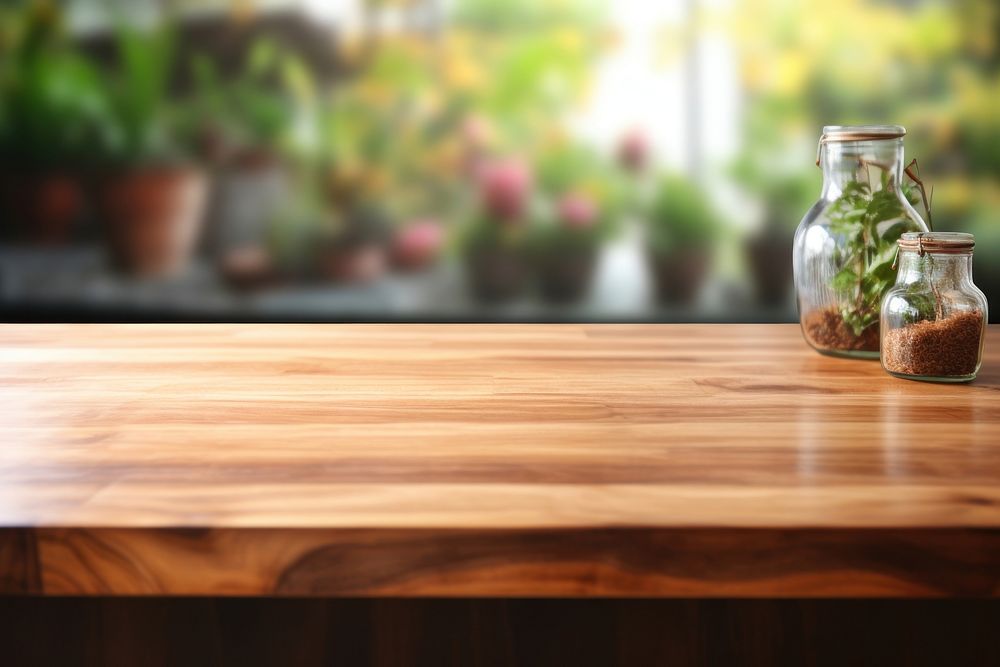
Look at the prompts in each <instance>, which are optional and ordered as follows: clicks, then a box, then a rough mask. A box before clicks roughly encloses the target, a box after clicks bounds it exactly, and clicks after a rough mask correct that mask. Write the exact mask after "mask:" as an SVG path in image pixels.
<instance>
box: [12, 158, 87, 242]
mask: <svg viewBox="0 0 1000 667" xmlns="http://www.w3.org/2000/svg"><path fill="white" fill-rule="evenodd" d="M3 182H4V184H5V185H4V187H3V194H2V196H3V208H4V211H3V216H2V217H3V218H4V219H5V220H6V221H7V224H5V225H4V230H3V236H4V237H5V238H9V239H11V240H14V241H24V242H28V243H33V244H43V245H62V244H65V243H66V242H68V241H69V240H70V238H71V236H72V232H73V226H74V224H75V223H76V222H77V220H78V219H79V218H80V213H81V212H82V210H83V189H82V188H81V186H80V182H79V180H78V179H77V178H76V177H74V176H71V175H69V174H62V173H48V174H35V175H30V176H9V175H6V174H5V175H4V176H3Z"/></svg>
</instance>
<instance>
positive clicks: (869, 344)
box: [802, 308, 879, 352]
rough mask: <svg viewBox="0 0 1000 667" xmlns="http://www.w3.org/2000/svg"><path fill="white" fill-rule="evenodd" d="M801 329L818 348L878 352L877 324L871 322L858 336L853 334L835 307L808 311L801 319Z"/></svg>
mask: <svg viewBox="0 0 1000 667" xmlns="http://www.w3.org/2000/svg"><path fill="white" fill-rule="evenodd" d="M802 330H803V331H804V332H805V334H806V338H808V339H809V341H810V342H811V343H812V344H813V345H814V346H815V347H816V348H818V349H820V350H852V351H864V352H878V343H879V341H878V324H877V323H876V324H872V325H871V326H870V327H868V328H867V329H865V330H864V331H862V332H861V335H860V336H855V335H854V330H853V329H852V328H851V327H849V326H847V324H846V323H845V322H844V318H843V317H841V315H840V313H839V312H838V311H837V309H836V308H824V309H822V310H814V311H812V312H811V313H808V314H807V315H806V316H805V318H803V320H802Z"/></svg>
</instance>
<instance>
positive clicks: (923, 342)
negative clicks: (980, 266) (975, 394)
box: [881, 232, 987, 382]
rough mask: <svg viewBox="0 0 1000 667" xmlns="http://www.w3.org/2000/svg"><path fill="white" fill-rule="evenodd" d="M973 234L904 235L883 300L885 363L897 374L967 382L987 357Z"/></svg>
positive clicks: (942, 380) (891, 371) (983, 312)
mask: <svg viewBox="0 0 1000 667" xmlns="http://www.w3.org/2000/svg"><path fill="white" fill-rule="evenodd" d="M973 246H974V239H973V237H972V234H960V233H952V232H941V233H931V234H903V237H902V238H901V239H900V240H899V276H898V277H897V279H896V285H895V286H894V287H893V288H892V289H890V290H889V292H888V293H887V294H886V295H885V300H884V301H883V302H882V324H881V326H882V353H881V357H882V367H883V368H885V370H886V371H888V372H889V373H891V374H892V375H895V376H897V377H903V378H910V379H915V380H931V381H936V382H967V381H969V380H972V379H973V378H975V377H976V373H977V372H978V371H979V365H980V363H981V362H982V356H983V333H984V331H985V326H986V321H987V311H986V297H985V296H983V293H982V292H980V291H979V288H977V287H976V286H975V285H973V284H972V248H973Z"/></svg>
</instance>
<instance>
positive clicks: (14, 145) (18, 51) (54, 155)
mask: <svg viewBox="0 0 1000 667" xmlns="http://www.w3.org/2000/svg"><path fill="white" fill-rule="evenodd" d="M17 17H18V19H19V20H18V21H16V24H15V25H13V26H12V28H13V29H11V30H10V31H9V32H8V35H9V37H10V41H9V43H7V44H6V45H4V48H3V50H2V52H0V99H2V100H3V104H2V105H0V182H2V187H0V190H2V192H0V205H2V207H3V209H4V212H3V215H2V218H3V219H4V221H5V224H4V226H3V228H2V235H3V237H4V238H6V239H8V240H15V241H27V242H33V243H34V242H40V243H44V244H60V243H64V242H66V241H67V240H68V239H69V238H70V237H71V235H72V228H73V225H74V223H75V222H76V221H77V220H78V218H79V217H80V213H81V211H82V208H83V192H82V187H81V184H80V166H81V164H82V163H83V162H84V160H85V157H86V156H87V154H88V151H89V149H90V145H89V143H90V140H91V138H92V137H91V134H90V131H91V129H92V127H93V122H94V120H95V117H96V115H97V114H98V113H99V111H100V107H101V102H102V97H101V87H100V79H99V77H98V75H97V72H96V70H95V69H94V68H93V67H92V66H91V64H90V63H89V62H88V61H87V60H86V59H85V58H83V57H82V56H81V55H79V54H77V53H75V52H73V51H72V50H71V49H70V47H69V45H68V44H67V43H66V41H65V39H64V37H65V36H64V34H63V31H62V23H61V17H60V15H59V14H58V13H57V12H56V10H54V9H53V8H52V7H51V6H49V5H42V4H35V5H32V7H31V8H30V9H28V10H24V11H23V12H22V13H20V14H19V15H18V16H17Z"/></svg>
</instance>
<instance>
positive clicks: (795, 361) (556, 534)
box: [0, 325, 1000, 596]
mask: <svg viewBox="0 0 1000 667" xmlns="http://www.w3.org/2000/svg"><path fill="white" fill-rule="evenodd" d="M986 354H987V358H986V360H985V362H984V366H983V370H982V372H981V375H980V378H979V379H978V380H977V381H976V382H974V383H973V384H971V385H952V386H947V385H931V384H922V383H915V382H907V381H902V380H897V379H894V378H891V377H889V376H888V375H886V374H885V373H883V372H882V370H881V368H880V367H879V365H878V363H877V362H865V361H849V360H841V359H834V358H828V357H822V356H820V355H817V354H816V353H815V352H813V351H812V350H811V349H809V348H808V347H807V346H806V344H805V343H804V342H803V341H802V338H801V335H800V333H799V331H798V328H797V327H795V326H789V325H397V326H386V325H2V326H0V428H2V433H3V436H2V443H0V447H2V448H0V526H3V527H2V528H0V591H2V592H6V593H24V592H36V593H46V594H119V593H125V594H223V595H227V594H234V595H262V594H263V595H267V594H278V595H354V596H357V595H520V596H524V595H529V596H531V595H581V596H587V595H639V596H644V595H655V596H703V595H704V596H718V595H746V596H789V595H791V596H810V595H824V596H831V595H832V596H837V595H915V596H928V595H929V596H935V595H981V596H996V595H998V593H1000V393H998V390H1000V331H991V332H990V333H989V337H988V339H987V345H986Z"/></svg>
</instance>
